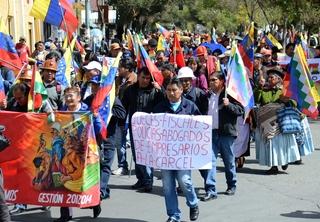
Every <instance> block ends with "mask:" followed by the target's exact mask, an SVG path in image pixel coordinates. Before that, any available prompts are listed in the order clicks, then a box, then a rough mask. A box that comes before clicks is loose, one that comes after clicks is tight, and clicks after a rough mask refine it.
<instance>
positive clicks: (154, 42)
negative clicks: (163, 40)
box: [148, 39, 158, 48]
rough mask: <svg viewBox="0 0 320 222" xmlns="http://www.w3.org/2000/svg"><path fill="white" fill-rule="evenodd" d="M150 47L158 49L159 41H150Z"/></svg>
mask: <svg viewBox="0 0 320 222" xmlns="http://www.w3.org/2000/svg"><path fill="white" fill-rule="evenodd" d="M148 45H149V46H150V47H153V48H155V47H157V45H158V42H157V40H155V39H150V40H149V41H148Z"/></svg>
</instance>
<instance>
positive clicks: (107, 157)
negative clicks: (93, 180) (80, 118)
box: [100, 133, 119, 198]
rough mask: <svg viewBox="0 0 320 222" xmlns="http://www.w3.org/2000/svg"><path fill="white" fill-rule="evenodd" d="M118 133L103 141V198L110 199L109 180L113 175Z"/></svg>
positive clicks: (101, 168) (101, 173) (101, 154)
mask: <svg viewBox="0 0 320 222" xmlns="http://www.w3.org/2000/svg"><path fill="white" fill-rule="evenodd" d="M117 135H119V134H117V133H115V134H114V135H109V137H108V138H107V139H105V140H103V141H102V144H101V152H100V195H101V197H102V198H109V197H110V189H109V186H108V184H109V179H110V175H111V166H112V163H113V159H114V155H115V147H116V145H115V143H116V142H115V141H116V140H117V139H118V138H117Z"/></svg>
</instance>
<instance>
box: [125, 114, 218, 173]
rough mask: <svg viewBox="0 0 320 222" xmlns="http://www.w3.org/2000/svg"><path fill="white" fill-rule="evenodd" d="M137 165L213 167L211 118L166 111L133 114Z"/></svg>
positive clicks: (175, 167)
mask: <svg viewBox="0 0 320 222" xmlns="http://www.w3.org/2000/svg"><path fill="white" fill-rule="evenodd" d="M131 124H132V136H133V141H134V146H135V153H136V162H137V164H141V165H145V166H150V167H153V168H156V169H172V170H182V169H183V170H188V169H210V168H211V167H212V126H211V125H212V117H211V116H190V115H177V114H168V113H159V114H147V113H142V112H136V113H135V114H134V115H133V116H132V123H131Z"/></svg>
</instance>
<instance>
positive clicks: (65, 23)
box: [59, 1, 77, 85]
mask: <svg viewBox="0 0 320 222" xmlns="http://www.w3.org/2000/svg"><path fill="white" fill-rule="evenodd" d="M59 8H60V11H61V15H62V20H63V24H64V27H65V28H66V32H67V44H68V47H67V49H68V48H69V49H70V51H71V62H72V66H73V63H74V60H73V55H72V52H73V49H72V50H71V41H70V39H69V36H68V34H69V30H68V27H67V22H66V20H65V18H64V13H63V10H62V6H61V3H60V1H59ZM72 37H73V38H75V37H74V36H73V33H72ZM76 41H77V40H76ZM67 49H66V50H67ZM64 53H66V52H64ZM66 65H67V64H66ZM65 74H66V73H65ZM73 80H74V79H71V73H70V82H69V84H70V85H71V82H72V81H73Z"/></svg>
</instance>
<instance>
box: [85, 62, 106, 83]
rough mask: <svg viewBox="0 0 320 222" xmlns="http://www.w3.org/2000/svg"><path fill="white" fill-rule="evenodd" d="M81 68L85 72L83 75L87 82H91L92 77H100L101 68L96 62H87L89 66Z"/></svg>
mask: <svg viewBox="0 0 320 222" xmlns="http://www.w3.org/2000/svg"><path fill="white" fill-rule="evenodd" d="M83 68H84V69H85V71H86V72H85V75H86V77H87V79H88V80H91V79H92V78H93V77H94V76H98V75H100V73H101V72H102V66H101V64H100V63H99V62H97V61H91V62H89V64H88V65H86V66H83Z"/></svg>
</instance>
